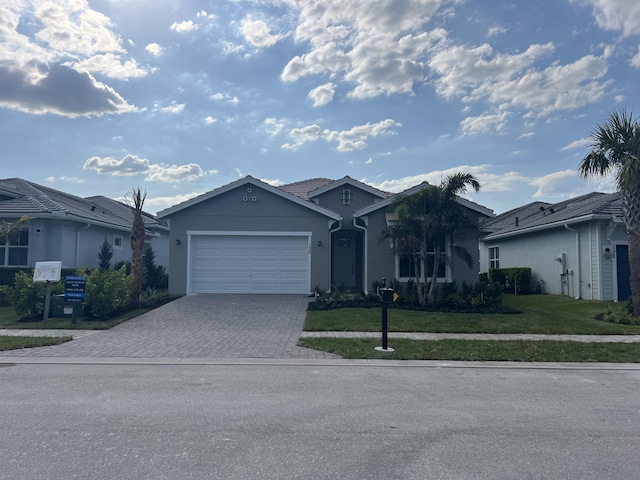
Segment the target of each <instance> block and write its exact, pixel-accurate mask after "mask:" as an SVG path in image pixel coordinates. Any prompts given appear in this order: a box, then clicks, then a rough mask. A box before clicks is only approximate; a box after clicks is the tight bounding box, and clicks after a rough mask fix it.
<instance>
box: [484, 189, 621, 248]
mask: <svg viewBox="0 0 640 480" xmlns="http://www.w3.org/2000/svg"><path fill="white" fill-rule="evenodd" d="M622 218H623V213H622V200H621V198H620V195H619V194H618V193H599V192H592V193H587V194H586V195H582V196H580V197H575V198H571V199H569V200H564V201H562V202H559V203H554V204H547V203H544V202H534V203H530V204H528V205H525V206H523V207H520V208H516V209H514V210H510V211H508V212H505V213H503V214H502V215H499V216H497V217H496V218H495V219H493V220H491V221H488V222H487V223H486V225H485V231H490V232H491V233H490V234H489V235H487V236H486V237H484V238H483V240H484V241H487V240H494V239H498V238H502V237H507V236H514V235H521V234H523V233H529V232H532V231H539V230H546V229H549V228H556V227H558V226H562V225H565V224H572V223H579V222H584V221H589V220H593V219H604V220H606V219H611V220H613V221H615V222H621V221H622Z"/></svg>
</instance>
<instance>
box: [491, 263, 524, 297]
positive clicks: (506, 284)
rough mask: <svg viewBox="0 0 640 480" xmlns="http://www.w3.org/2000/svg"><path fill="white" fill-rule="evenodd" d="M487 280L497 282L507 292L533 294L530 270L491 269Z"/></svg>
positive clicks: (518, 268)
mask: <svg viewBox="0 0 640 480" xmlns="http://www.w3.org/2000/svg"><path fill="white" fill-rule="evenodd" d="M488 280H490V281H491V283H493V282H497V283H499V284H500V285H502V287H503V288H504V289H505V290H506V291H509V292H514V293H518V294H521V293H522V294H528V293H533V282H532V274H531V268H529V267H516V268H492V269H490V270H489V275H488Z"/></svg>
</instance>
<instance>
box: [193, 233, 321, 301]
mask: <svg viewBox="0 0 640 480" xmlns="http://www.w3.org/2000/svg"><path fill="white" fill-rule="evenodd" d="M308 242H309V239H308V237H307V236H306V235H305V236H278V235H274V236H269V235H264V236H263V235H246V236H243V235H238V236H236V235H233V236H228V235H196V236H193V237H192V238H191V242H190V261H191V267H190V273H189V274H190V275H191V281H190V293H218V292H219V293H272V294H277V293H303V294H306V293H308V292H309V291H310V286H309V285H310V272H309V268H310V267H309V253H308Z"/></svg>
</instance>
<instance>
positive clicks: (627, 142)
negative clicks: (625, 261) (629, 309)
mask: <svg viewBox="0 0 640 480" xmlns="http://www.w3.org/2000/svg"><path fill="white" fill-rule="evenodd" d="M591 141H592V144H591V151H590V152H589V153H588V154H587V155H586V156H585V157H584V159H583V160H582V162H581V163H580V166H579V171H580V174H581V175H582V176H583V177H585V178H586V177H589V176H598V177H604V176H606V175H609V174H613V176H614V178H615V181H616V187H617V190H618V192H619V193H620V196H621V197H622V205H623V213H624V221H625V225H626V229H627V237H628V240H629V266H630V269H631V276H630V285H631V297H632V303H633V314H634V315H635V316H640V124H639V123H638V120H637V119H634V117H633V113H627V112H626V110H624V109H621V110H618V111H615V112H613V113H611V114H610V115H609V118H608V119H607V120H606V121H605V122H603V123H601V124H599V125H597V126H596V127H595V129H594V130H592V132H591Z"/></svg>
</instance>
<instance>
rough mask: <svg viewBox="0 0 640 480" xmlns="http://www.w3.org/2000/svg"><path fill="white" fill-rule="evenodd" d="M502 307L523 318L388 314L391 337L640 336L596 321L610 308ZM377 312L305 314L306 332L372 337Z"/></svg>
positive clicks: (549, 303)
mask: <svg viewBox="0 0 640 480" xmlns="http://www.w3.org/2000/svg"><path fill="white" fill-rule="evenodd" d="M503 303H504V305H505V306H507V307H510V308H513V309H516V310H519V311H520V312H522V313H517V314H501V313H497V314H496V313H487V314H480V313H442V312H424V311H418V310H401V309H396V308H389V311H388V323H389V331H390V332H430V333H523V334H526V333H531V334H576V335H625V334H627V335H629V334H640V325H620V324H612V323H605V322H602V321H600V320H597V319H596V316H597V315H598V314H601V313H603V312H604V311H605V310H606V309H607V307H609V306H610V305H612V303H611V302H598V301H590V300H574V299H572V298H570V297H565V296H560V295H526V296H525V295H520V296H514V295H505V297H504V301H503ZM381 318H382V313H381V309H380V308H342V309H335V310H314V311H308V312H307V316H306V320H305V326H304V329H305V330H309V331H360V332H377V331H380V329H381V326H380V325H381Z"/></svg>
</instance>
